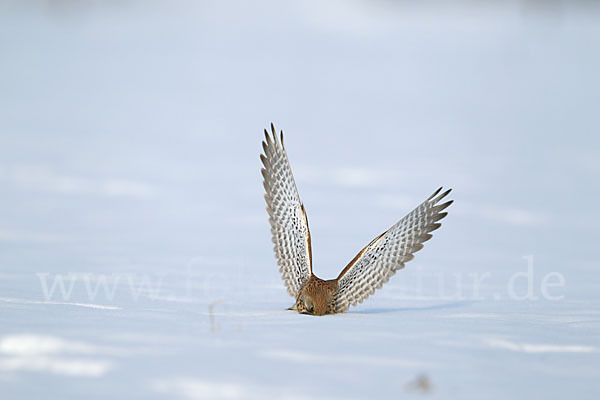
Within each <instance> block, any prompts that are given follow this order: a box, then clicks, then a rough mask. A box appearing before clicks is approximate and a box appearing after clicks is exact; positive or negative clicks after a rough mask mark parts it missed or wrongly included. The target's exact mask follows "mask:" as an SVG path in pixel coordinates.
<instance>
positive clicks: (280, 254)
mask: <svg viewBox="0 0 600 400" xmlns="http://www.w3.org/2000/svg"><path fill="white" fill-rule="evenodd" d="M262 145H263V150H264V154H261V156H260V159H261V161H262V163H263V165H264V168H263V169H262V170H261V172H262V176H263V179H264V180H263V185H264V187H265V191H266V194H265V200H266V202H267V212H268V213H269V223H270V224H271V234H272V235H273V237H272V239H273V243H274V244H275V247H274V250H275V256H276V257H277V262H278V264H279V267H280V268H279V270H280V271H281V273H282V274H283V276H282V278H283V280H284V281H285V285H286V287H287V291H288V293H289V294H290V295H291V296H292V297H296V295H297V294H298V292H299V290H300V288H301V287H302V285H303V284H304V283H305V282H306V280H308V278H309V277H310V275H311V274H312V254H311V246H310V231H309V229H308V219H307V217H306V212H305V210H304V206H303V205H302V203H301V201H300V196H299V195H298V189H297V188H296V183H295V182H294V177H293V176H292V169H291V167H290V163H289V161H288V158H287V154H286V152H285V147H284V144H283V131H282V132H281V134H280V136H279V137H278V136H277V134H276V132H275V127H274V126H273V124H271V134H269V133H268V132H267V130H266V129H265V140H264V141H263V143H262Z"/></svg>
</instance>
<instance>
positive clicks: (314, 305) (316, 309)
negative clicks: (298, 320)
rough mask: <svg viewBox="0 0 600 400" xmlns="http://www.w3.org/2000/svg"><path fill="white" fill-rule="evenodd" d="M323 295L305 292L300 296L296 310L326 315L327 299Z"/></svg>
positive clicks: (303, 312)
mask: <svg viewBox="0 0 600 400" xmlns="http://www.w3.org/2000/svg"><path fill="white" fill-rule="evenodd" d="M321 297H323V296H319V295H314V296H311V295H310V294H307V293H304V294H302V295H301V296H299V297H298V300H297V302H296V310H297V311H298V312H299V313H300V314H309V315H325V313H326V311H327V301H326V299H324V298H321Z"/></svg>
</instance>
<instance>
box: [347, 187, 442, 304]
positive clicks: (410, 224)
mask: <svg viewBox="0 0 600 400" xmlns="http://www.w3.org/2000/svg"><path fill="white" fill-rule="evenodd" d="M441 190H442V188H439V189H438V190H437V191H436V192H435V193H433V194H432V195H431V196H430V197H429V198H428V199H427V200H425V201H424V202H423V203H421V205H419V206H418V207H417V208H415V209H414V210H413V211H411V212H410V213H409V214H408V215H406V216H405V217H404V218H402V219H401V220H400V221H398V222H397V223H396V224H395V225H394V226H392V227H391V228H390V229H388V230H387V231H386V232H384V233H383V234H382V235H380V236H378V237H376V238H375V239H373V241H372V242H371V243H369V244H368V245H367V246H366V247H365V248H364V249H362V250H361V251H360V252H359V253H358V254H357V255H356V257H355V258H354V259H353V260H352V261H350V263H349V264H348V266H346V268H344V270H343V271H342V272H341V273H340V275H339V276H338V278H337V280H338V296H337V301H336V309H337V312H344V311H346V310H348V308H349V307H350V306H351V305H356V304H357V303H362V302H363V301H364V300H365V299H366V298H367V297H369V296H370V295H372V294H373V293H374V292H375V290H376V289H379V288H380V287H381V286H382V285H383V284H384V283H386V282H387V281H388V280H389V279H390V277H391V276H392V275H394V274H395V273H396V271H397V270H399V269H402V268H404V264H405V263H406V262H408V261H410V260H412V259H413V258H414V253H416V252H417V251H419V250H421V249H422V248H423V243H424V242H426V241H428V240H429V239H431V232H433V231H434V230H436V229H438V228H439V227H440V226H441V224H440V223H439V222H438V221H440V220H441V219H442V218H444V217H445V216H446V215H447V213H446V212H443V210H444V209H446V208H447V207H448V206H449V205H450V204H452V201H447V202H445V203H443V204H439V205H438V203H439V202H440V201H441V200H442V199H443V198H444V197H446V196H447V195H448V193H450V190H451V189H450V190H447V191H445V192H444V193H442V194H439V193H440V192H441Z"/></svg>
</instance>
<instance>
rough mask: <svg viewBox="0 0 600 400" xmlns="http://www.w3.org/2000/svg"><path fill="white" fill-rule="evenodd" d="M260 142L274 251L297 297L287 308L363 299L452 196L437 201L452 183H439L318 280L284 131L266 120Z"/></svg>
mask: <svg viewBox="0 0 600 400" xmlns="http://www.w3.org/2000/svg"><path fill="white" fill-rule="evenodd" d="M262 147H263V151H264V154H261V155H260V159H261V161H262V163H263V165H264V168H262V169H261V172H262V176H263V179H264V180H263V185H264V187H265V191H266V194H265V200H266V202H267V212H268V214H269V222H270V224H271V234H272V235H273V238H272V240H273V243H274V244H275V246H274V250H275V256H276V258H277V262H278V264H279V267H280V268H279V270H280V271H281V273H282V274H283V280H284V281H285V285H286V287H287V291H288V293H289V294H290V295H291V296H292V297H293V298H295V299H296V303H295V304H294V305H293V306H292V307H290V308H289V309H290V310H296V311H298V312H299V313H302V314H311V315H325V314H336V313H343V312H345V311H347V310H348V308H350V306H351V305H356V304H357V303H362V302H363V301H364V300H365V299H366V298H367V297H369V296H370V295H372V294H373V293H374V292H375V289H379V288H380V287H381V286H382V285H383V284H384V283H386V282H387V281H388V280H389V279H390V277H391V276H392V275H394V274H395V273H396V271H397V270H399V269H402V268H404V264H405V263H407V262H408V261H410V260H412V259H413V258H414V253H416V252H417V251H419V250H421V249H422V248H423V243H424V242H426V241H428V240H429V239H431V232H433V231H434V230H436V229H438V228H439V227H440V226H441V224H440V222H439V221H440V220H441V219H442V218H444V217H445V216H446V215H447V214H448V213H447V212H444V210H445V209H446V208H447V207H448V206H450V204H452V202H453V200H450V201H446V202H445V203H441V204H440V202H441V200H442V199H444V198H445V197H446V196H447V195H448V193H450V190H452V189H449V190H446V191H445V192H443V193H441V191H442V188H439V189H438V190H436V191H435V192H434V193H433V194H432V195H431V196H429V198H428V199H427V200H425V201H424V202H423V203H421V204H420V205H419V206H418V207H417V208H415V209H414V210H412V211H411V212H410V213H408V214H407V215H406V216H405V217H404V218H402V219H401V220H400V221H398V222H397V223H396V224H394V225H393V226H392V227H391V228H389V229H388V230H387V231H385V232H384V233H382V234H381V235H379V236H377V237H376V238H375V239H373V240H372V241H371V243H369V244H368V245H367V246H366V247H365V248H364V249H362V250H361V251H360V252H359V253H358V254H357V255H356V257H354V258H353V259H352V261H350V263H349V264H348V265H347V266H346V268H344V269H343V270H342V272H341V273H340V275H339V276H338V277H337V278H336V279H331V280H323V279H320V278H317V277H316V275H315V274H314V273H313V270H312V251H311V246H310V240H311V238H310V231H309V229H308V219H307V217H306V211H305V209H304V205H303V204H302V202H301V201H300V196H299V195H298V189H297V188H296V183H295V182H294V177H293V176H292V168H291V166H290V162H289V161H288V158H287V154H286V151H285V146H284V143H283V131H281V133H280V135H279V136H278V135H277V133H276V131H275V127H274V126H273V124H271V134H269V132H267V130H266V129H265V140H264V141H263V142H262Z"/></svg>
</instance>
